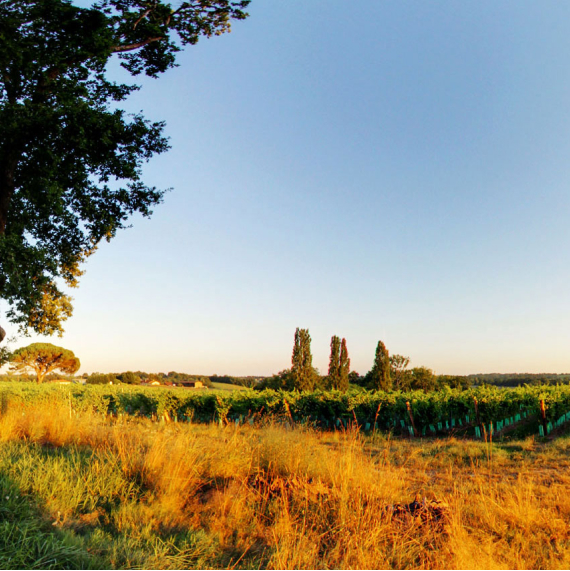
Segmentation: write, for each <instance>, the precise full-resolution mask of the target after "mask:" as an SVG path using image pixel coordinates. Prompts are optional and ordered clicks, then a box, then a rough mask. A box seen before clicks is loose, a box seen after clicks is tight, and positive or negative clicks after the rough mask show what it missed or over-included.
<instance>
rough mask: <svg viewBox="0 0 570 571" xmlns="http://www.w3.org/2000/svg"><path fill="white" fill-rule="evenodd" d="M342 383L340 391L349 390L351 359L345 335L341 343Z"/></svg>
mask: <svg viewBox="0 0 570 571" xmlns="http://www.w3.org/2000/svg"><path fill="white" fill-rule="evenodd" d="M339 373H340V375H339V376H340V383H339V386H338V389H339V390H340V391H346V390H348V375H349V373H350V359H349V357H348V349H347V347H346V339H345V338H344V337H343V338H342V341H341V343H340V362H339Z"/></svg>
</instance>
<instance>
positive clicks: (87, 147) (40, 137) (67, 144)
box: [0, 0, 249, 334]
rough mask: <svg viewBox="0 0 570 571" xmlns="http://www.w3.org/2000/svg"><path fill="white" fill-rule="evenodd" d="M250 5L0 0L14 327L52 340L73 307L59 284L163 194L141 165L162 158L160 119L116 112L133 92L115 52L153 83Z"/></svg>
mask: <svg viewBox="0 0 570 571" xmlns="http://www.w3.org/2000/svg"><path fill="white" fill-rule="evenodd" d="M248 4H249V0H238V1H231V0H189V1H184V2H182V3H181V4H179V5H178V6H177V7H174V6H172V5H171V4H170V3H169V2H166V1H162V0H155V1H153V2H147V1H146V0H101V1H100V2H98V3H97V4H94V5H93V7H91V8H80V7H77V6H74V5H73V4H72V2H71V1H70V0H0V40H1V41H0V298H1V299H3V300H5V301H6V302H7V304H8V311H7V315H8V319H9V320H10V321H12V322H13V323H16V324H18V325H19V326H20V328H21V329H22V330H28V329H30V328H31V329H32V330H35V331H36V332H38V333H44V334H52V333H54V332H61V331H62V322H63V321H64V320H65V319H67V318H68V317H69V316H70V315H71V312H72V305H71V298H70V297H69V296H68V295H67V294H66V293H65V292H64V290H63V287H62V284H67V286H71V287H73V286H76V285H77V283H78V278H79V276H80V275H81V273H82V271H81V269H80V266H81V263H82V262H83V261H84V260H85V258H86V257H87V256H89V255H91V254H92V253H93V252H94V250H95V249H96V247H97V245H98V244H99V243H100V242H101V240H110V239H111V238H112V237H113V236H115V234H116V232H117V231H118V230H119V229H121V228H124V227H125V226H126V223H127V220H128V218H129V217H130V216H131V215H132V214H133V213H140V214H142V215H144V216H149V215H150V214H151V213H152V208H153V207H154V206H155V205H157V204H158V203H160V202H161V200H162V197H163V194H164V190H163V189H157V188H154V187H149V186H147V185H146V184H145V183H144V181H143V180H142V166H143V164H144V163H145V162H146V161H148V160H149V159H150V158H151V157H152V156H153V155H155V154H157V153H163V152H165V151H166V150H167V149H168V148H169V147H168V142H167V140H166V138H165V137H164V135H163V127H164V125H163V123H161V122H154V123H153V122H150V121H147V120H146V119H145V118H144V117H143V116H142V115H128V114H127V113H125V111H124V110H121V109H120V108H118V105H119V104H120V102H121V101H124V100H125V99H126V97H127V96H128V95H129V94H130V93H132V92H133V91H134V90H136V89H138V87H137V86H136V85H127V84H121V83H116V82H114V81H112V80H110V79H109V78H108V77H107V75H106V65H107V62H108V61H109V59H110V58H112V57H118V58H120V59H121V65H122V66H123V67H124V68H125V69H126V70H127V71H128V72H129V73H130V74H132V75H133V76H136V75H139V74H141V73H144V74H146V75H148V76H150V77H158V76H159V75H160V74H161V73H163V72H165V71H166V70H167V69H169V68H171V67H173V66H174V65H175V59H176V53H177V52H178V51H180V50H181V49H182V48H183V47H184V46H185V45H188V44H195V43H196V42H197V41H198V40H199V39H200V37H210V36H214V35H220V34H223V33H224V32H228V31H229V30H230V26H231V21H232V20H242V19H244V18H246V16H247V14H246V13H245V12H244V9H245V7H246V6H247V5H248Z"/></svg>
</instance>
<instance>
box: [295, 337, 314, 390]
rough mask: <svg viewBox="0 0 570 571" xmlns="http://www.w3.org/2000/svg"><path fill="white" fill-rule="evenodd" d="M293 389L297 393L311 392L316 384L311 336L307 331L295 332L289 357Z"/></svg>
mask: <svg viewBox="0 0 570 571" xmlns="http://www.w3.org/2000/svg"><path fill="white" fill-rule="evenodd" d="M291 374H292V376H293V388H295V389H297V390H299V391H312V390H314V388H315V385H316V382H317V378H316V377H317V376H316V374H315V369H313V356H312V355H311V336H310V335H309V330H308V329H299V328H298V327H297V329H296V330H295V345H294V346H293V355H292V357H291Z"/></svg>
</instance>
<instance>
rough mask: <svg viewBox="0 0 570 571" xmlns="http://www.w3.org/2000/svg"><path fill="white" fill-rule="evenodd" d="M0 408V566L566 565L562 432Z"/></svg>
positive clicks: (53, 406) (58, 403) (18, 403)
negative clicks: (488, 437)
mask: <svg viewBox="0 0 570 571" xmlns="http://www.w3.org/2000/svg"><path fill="white" fill-rule="evenodd" d="M40 388H41V389H42V390H44V388H43V387H40ZM36 389H37V387H35V388H33V389H31V390H36ZM58 390H60V391H62V394H64V390H62V389H61V388H58ZM44 392H47V393H49V392H50V390H48V388H47V387H46V388H45V390H44ZM2 394H4V393H2ZM39 394H41V392H38V395H39ZM68 394H69V393H68ZM1 403H2V413H1V415H0V488H1V489H0V528H1V533H0V567H2V568H42V569H48V568H49V569H55V568H58V569H61V568H67V569H71V568H150V569H179V568H229V569H239V568H268V569H290V568H307V569H310V568H317V569H328V568H351V569H352V568H355V569H356V568H394V569H407V568H420V569H433V568H452V569H464V568H475V569H501V568H505V569H529V568H552V569H555V568H560V569H567V568H569V567H570V523H569V522H570V498H569V496H568V493H567V489H568V485H569V484H570V476H569V475H568V467H569V458H568V452H569V451H570V438H569V436H568V435H566V433H565V432H564V427H562V428H561V429H560V430H559V432H558V433H557V438H555V439H554V438H537V437H535V436H529V437H526V438H523V439H520V440H511V441H507V440H506V439H504V440H503V441H502V442H496V441H495V442H492V443H491V442H489V441H487V442H485V441H475V440H471V439H461V440H460V439H457V438H454V437H446V438H427V437H426V438H418V439H403V438H394V437H393V435H392V434H391V433H390V432H380V431H378V432H373V433H369V434H367V433H364V432H363V431H362V430H360V429H359V428H358V427H357V426H356V425H349V427H348V428H344V427H343V428H342V429H339V430H335V431H323V430H317V429H315V428H314V427H312V426H311V425H309V424H305V425H295V426H294V427H293V425H292V424H287V423H282V422H279V419H278V418H270V417H264V418H260V419H259V420H256V422H255V423H253V424H251V425H250V424H249V423H237V424H236V423H235V422H226V423H219V422H213V423H209V424H205V423H193V422H173V421H167V420H165V419H164V417H163V420H162V421H161V420H160V419H159V418H158V417H155V418H147V417H145V416H141V415H138V416H135V415H128V414H117V415H113V414H107V413H102V412H100V411H98V410H97V408H96V407H94V406H89V407H87V406H86V407H84V408H82V409H79V408H78V407H75V408H74V407H73V406H70V403H72V401H71V398H70V397H69V398H68V400H66V399H65V398H59V399H58V398H53V394H52V395H51V397H50V398H49V399H46V400H40V399H39V398H38V399H29V398H28V399H17V398H12V399H8V398H6V397H4V398H2V400H1ZM416 498H417V499H418V501H419V503H418V504H417V506H419V507H418V509H417V511H415V512H414V511H413V510H411V509H408V508H407V506H408V505H409V504H410V503H411V502H413V500H414V499H416ZM432 502H437V503H432ZM432 505H435V506H437V508H438V509H437V511H433V510H430V506H432ZM422 506H425V507H422Z"/></svg>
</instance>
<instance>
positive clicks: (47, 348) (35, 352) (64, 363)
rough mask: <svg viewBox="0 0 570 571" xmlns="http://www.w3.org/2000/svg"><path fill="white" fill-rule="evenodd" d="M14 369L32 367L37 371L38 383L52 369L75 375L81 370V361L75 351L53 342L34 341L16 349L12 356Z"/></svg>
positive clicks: (19, 371)
mask: <svg viewBox="0 0 570 571" xmlns="http://www.w3.org/2000/svg"><path fill="white" fill-rule="evenodd" d="M10 362H11V364H12V367H11V369H12V371H15V372H17V373H21V372H24V371H27V370H28V369H32V370H33V371H35V373H36V379H37V382H38V383H41V382H42V381H43V380H44V377H45V376H46V375H47V374H48V373H51V372H52V371H56V370H59V371H61V372H62V373H66V374H68V375H73V374H74V373H76V372H77V371H78V370H79V367H80V366H81V362H80V361H79V359H78V358H77V357H76V356H75V355H74V354H73V351H70V350H69V349H64V348H63V347H57V346H55V345H52V344H51V343H32V344H31V345H28V346H27V347H21V348H20V349H16V351H14V352H13V353H12V356H11V358H10Z"/></svg>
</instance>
